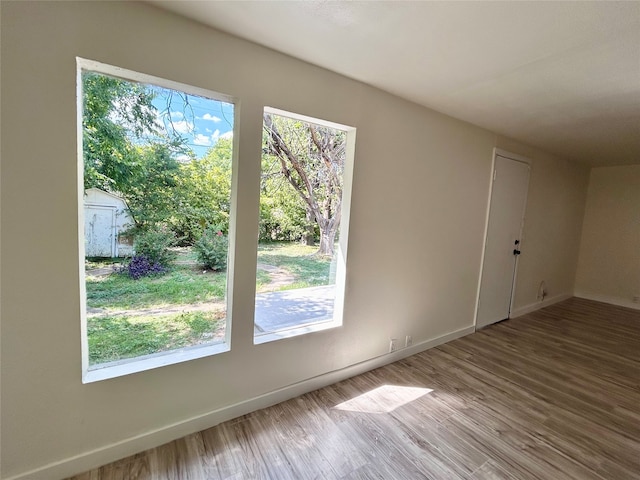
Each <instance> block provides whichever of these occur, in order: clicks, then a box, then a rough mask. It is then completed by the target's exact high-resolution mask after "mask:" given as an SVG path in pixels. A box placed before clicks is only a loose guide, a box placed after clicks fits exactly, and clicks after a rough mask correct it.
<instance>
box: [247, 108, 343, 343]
mask: <svg viewBox="0 0 640 480" xmlns="http://www.w3.org/2000/svg"><path fill="white" fill-rule="evenodd" d="M354 135H355V131H354V130H353V129H352V128H349V127H345V126H342V125H337V124H334V123H330V122H325V121H322V120H317V119H311V118H307V117H302V116H299V115H295V114H291V113H287V112H281V111H277V110H274V109H269V108H267V109H265V112H264V119H263V145H262V175H261V195H260V242H259V247H258V266H257V267H258V268H257V286H256V292H257V293H256V303H255V324H254V327H255V328H254V332H255V338H254V341H255V342H256V343H262V342H266V341H271V340H276V339H278V338H283V337H289V336H293V335H299V334H303V333H308V332H313V331H318V330H322V329H326V328H331V327H335V326H339V325H341V324H342V299H343V293H344V274H345V256H344V253H345V252H346V240H347V236H346V233H347V228H346V227H347V225H348V212H349V198H350V186H351V185H350V178H351V175H350V172H351V165H352V159H353V144H354V142H355V138H354Z"/></svg>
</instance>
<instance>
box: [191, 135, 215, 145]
mask: <svg viewBox="0 0 640 480" xmlns="http://www.w3.org/2000/svg"><path fill="white" fill-rule="evenodd" d="M193 143H195V144H196V145H201V146H203V147H208V146H209V145H211V144H212V142H211V138H210V137H208V136H207V135H203V134H201V133H198V134H196V135H195V136H194V137H193Z"/></svg>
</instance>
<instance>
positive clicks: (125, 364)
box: [82, 342, 231, 383]
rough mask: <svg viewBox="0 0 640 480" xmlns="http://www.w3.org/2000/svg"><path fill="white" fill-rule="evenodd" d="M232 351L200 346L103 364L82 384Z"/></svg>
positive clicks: (221, 346)
mask: <svg viewBox="0 0 640 480" xmlns="http://www.w3.org/2000/svg"><path fill="white" fill-rule="evenodd" d="M230 349H231V347H230V345H229V344H228V343H226V342H221V343H215V344H211V345H198V346H195V347H188V348H183V349H180V350H172V351H170V352H166V353H157V354H154V355H147V356H144V357H137V358H132V359H127V360H120V361H117V362H110V363H103V364H100V365H95V366H94V367H89V370H88V371H87V372H85V373H84V375H83V376H82V383H93V382H99V381H101V380H108V379H110V378H116V377H122V376H124V375H130V374H132V373H138V372H144V371H145V370H152V369H154V368H159V367H164V366H167V365H173V364H176V363H182V362H188V361H189V360H196V359H198V358H203V357H208V356H211V355H216V354H218V353H224V352H228V351H229V350H230Z"/></svg>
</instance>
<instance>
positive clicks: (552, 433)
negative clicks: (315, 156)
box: [73, 298, 640, 480]
mask: <svg viewBox="0 0 640 480" xmlns="http://www.w3.org/2000/svg"><path fill="white" fill-rule="evenodd" d="M534 478H539V479H553V480H555V479H565V478H566V479H580V480H583V479H614V480H623V479H640V311H636V310H631V309H625V308H620V307H614V306H610V305H605V304H602V303H597V302H591V301H587V300H582V299H577V298H574V299H570V300H567V301H565V302H562V303H560V304H556V305H553V306H551V307H548V308H546V309H543V310H539V311H537V312H534V313H531V314H529V315H526V316H524V317H520V318H518V319H515V320H509V321H506V322H502V323H500V324H497V325H493V326H490V327H488V328H486V329H483V330H481V331H480V332H478V333H475V334H473V335H469V336H467V337H464V338H461V339H458V340H455V341H453V342H450V343H448V344H446V345H442V346H440V347H437V348H434V349H431V350H428V351H426V352H423V353H420V354H418V355H414V356H412V357H409V358H407V359H405V360H402V361H399V362H396V363H394V364H391V365H388V366H385V367H382V368H379V369H376V370H374V371H371V372H368V373H366V374H363V375H360V376H357V377H354V378H351V379H349V380H346V381H343V382H340V383H337V384H335V385H331V386H329V387H326V388H323V389H321V390H317V391H315V392H311V393H308V394H306V395H303V396H301V397H298V398H294V399H292V400H289V401H287V402H284V403H281V404H279V405H275V406H273V407H270V408H267V409H264V410H260V411H257V412H254V413H252V414H249V415H245V416H244V417H240V418H237V419H235V420H232V421H229V422H226V423H223V424H221V425H218V426H217V427H214V428H210V429H208V430H205V431H202V432H199V433H196V434H193V435H189V436H187V437H184V438H181V439H179V440H176V441H174V442H171V443H169V444H166V445H163V446H161V447H158V448H155V449H152V450H149V451H146V452H143V453H140V454H138V455H134V456H132V457H129V458H126V459H123V460H121V461H119V462H115V463H113V464H110V465H106V466H104V467H101V468H99V469H96V470H93V471H91V472H87V473H85V474H82V475H78V476H76V477H73V480H116V479H117V480H125V479H126V480H128V479H131V480H133V479H233V480H239V479H277V480H280V479H282V480H286V479H293V480H300V479H322V480H324V479H353V480H355V479H384V480H389V479H469V480H479V479H534Z"/></svg>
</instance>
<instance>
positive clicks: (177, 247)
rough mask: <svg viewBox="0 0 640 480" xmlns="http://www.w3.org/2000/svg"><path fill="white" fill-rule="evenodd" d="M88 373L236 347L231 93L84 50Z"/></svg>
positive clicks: (88, 376)
mask: <svg viewBox="0 0 640 480" xmlns="http://www.w3.org/2000/svg"><path fill="white" fill-rule="evenodd" d="M78 66H79V69H78V88H79V95H78V98H79V122H78V123H79V129H80V132H79V138H80V139H81V145H82V148H81V152H79V156H80V162H81V165H82V169H81V175H80V176H81V178H80V188H79V190H80V218H81V219H82V220H81V223H80V225H81V226H82V228H81V229H80V231H81V237H82V238H81V243H83V244H84V249H82V250H83V252H82V253H81V263H82V264H83V268H81V278H82V282H81V291H82V295H83V300H84V305H83V310H84V312H83V322H82V325H83V329H82V330H83V334H82V341H83V368H84V370H83V371H84V381H95V380H99V379H102V378H110V377H113V376H118V375H122V374H126V373H133V372H135V371H140V370H145V369H148V368H154V367H157V366H160V365H164V364H169V363H175V362H178V361H183V360H188V359H191V358H198V357H201V356H205V355H210V354H213V353H218V352H223V351H227V350H228V349H229V331H230V329H229V328H227V327H228V319H227V315H226V312H227V305H226V291H227V251H228V234H229V220H230V215H231V212H230V205H231V185H232V182H231V176H232V157H233V125H234V105H233V103H232V102H231V99H230V98H229V97H226V96H223V95H220V94H215V93H212V92H209V91H204V90H200V89H197V88H193V87H189V86H186V85H181V84H177V83H173V82H169V81H164V80H161V79H158V78H154V77H150V76H147V75H142V74H139V73H135V72H130V71H126V70H122V69H118V68H115V67H110V66H107V65H103V64H99V63H97V62H91V61H87V60H82V59H79V60H78Z"/></svg>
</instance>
